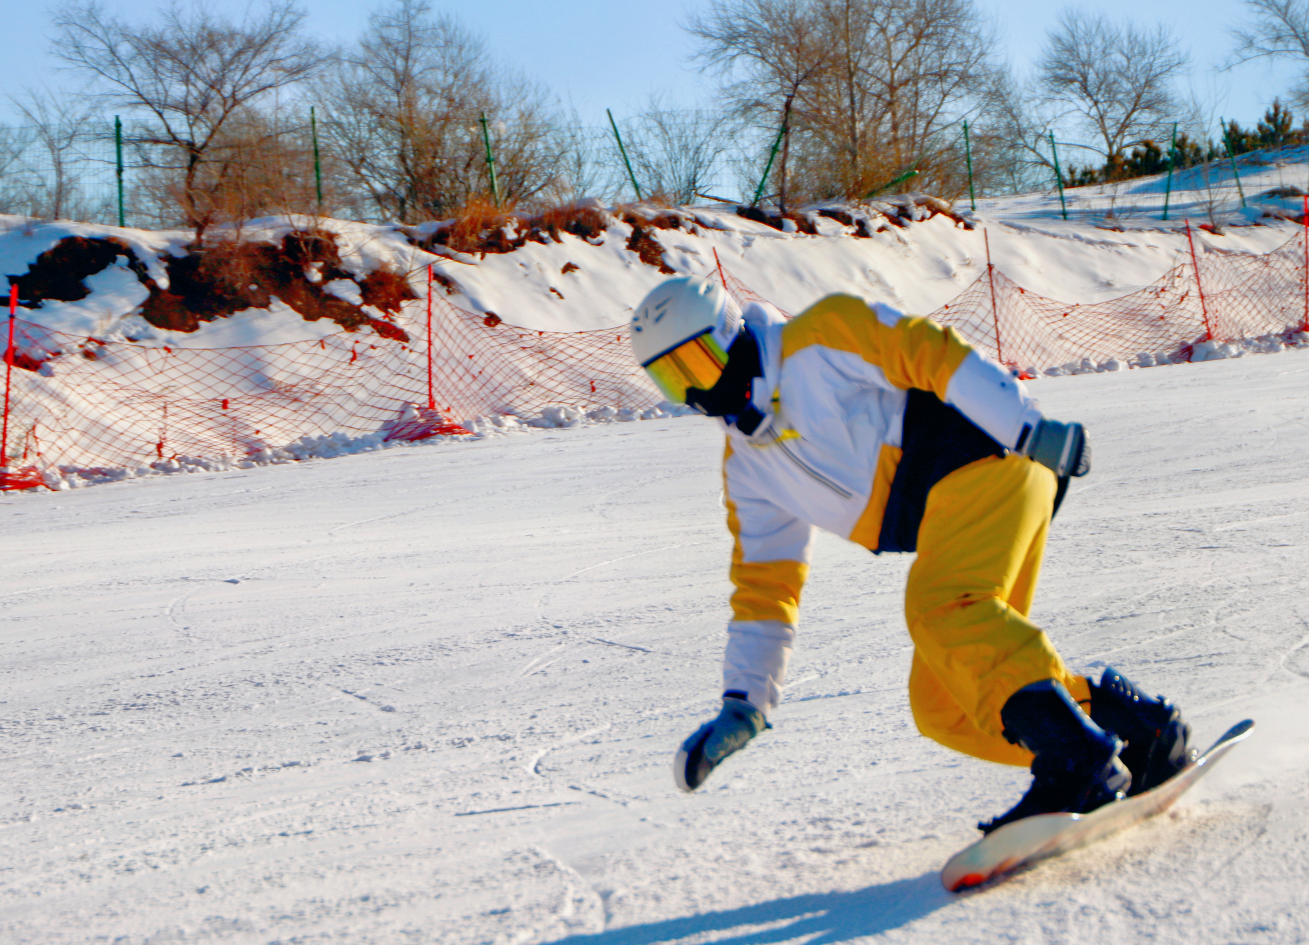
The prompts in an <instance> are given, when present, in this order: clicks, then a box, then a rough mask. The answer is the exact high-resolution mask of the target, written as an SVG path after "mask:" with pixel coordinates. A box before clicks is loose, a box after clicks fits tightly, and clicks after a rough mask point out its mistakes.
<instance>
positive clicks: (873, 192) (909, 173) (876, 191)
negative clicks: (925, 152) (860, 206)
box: [864, 167, 918, 200]
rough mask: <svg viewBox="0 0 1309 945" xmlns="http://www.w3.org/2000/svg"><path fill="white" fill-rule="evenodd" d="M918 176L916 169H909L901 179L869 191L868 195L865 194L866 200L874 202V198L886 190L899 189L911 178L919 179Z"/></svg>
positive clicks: (898, 178)
mask: <svg viewBox="0 0 1309 945" xmlns="http://www.w3.org/2000/svg"><path fill="white" fill-rule="evenodd" d="M917 176H918V169H917V168H915V167H911V168H909V170H907V171H905V172H904V173H903V174H901V175H900V176H899V177H897V178H896V179H895V180H892V181H887V182H886V183H885V184H882V185H880V186H877V187H874V188H873V189H872V190H870V191H868V193H866V194H864V199H865V200H872V199H873V198H874V197H876V196H877V195H878V194H880V193H881V192H882V191H884V190H890V189H891V188H892V187H899V186H900V185H901V184H903V183H904V182H905V181H907V180H908V179H909V178H911V177H917Z"/></svg>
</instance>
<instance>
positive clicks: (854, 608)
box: [0, 350, 1309, 945]
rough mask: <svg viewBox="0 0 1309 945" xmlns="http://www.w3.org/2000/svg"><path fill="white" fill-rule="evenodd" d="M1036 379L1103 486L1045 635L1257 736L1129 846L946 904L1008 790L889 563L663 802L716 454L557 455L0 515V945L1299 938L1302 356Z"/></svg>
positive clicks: (719, 634) (705, 683)
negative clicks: (701, 775) (765, 700)
mask: <svg viewBox="0 0 1309 945" xmlns="http://www.w3.org/2000/svg"><path fill="white" fill-rule="evenodd" d="M1039 394H1040V396H1041V398H1042V400H1043V403H1044V406H1045V408H1046V409H1047V410H1048V411H1049V412H1050V413H1051V414H1053V415H1055V416H1058V417H1063V418H1069V419H1073V418H1076V419H1079V420H1083V421H1085V422H1086V423H1087V424H1088V426H1089V428H1090V429H1091V431H1092V432H1093V435H1094V437H1095V445H1096V469H1095V471H1094V472H1093V473H1092V475H1091V476H1090V477H1088V478H1087V479H1085V480H1079V481H1078V482H1077V483H1076V485H1074V487H1073V491H1072V494H1071V495H1070V497H1069V499H1068V501H1067V503H1066V505H1065V506H1064V509H1063V510H1062V511H1061V512H1060V515H1059V518H1058V519H1057V521H1056V522H1055V525H1054V528H1053V531H1052V533H1051V540H1050V545H1049V552H1048V562H1047V566H1046V570H1045V573H1044V575H1043V580H1042V587H1041V590H1040V592H1039V593H1038V595H1037V602H1036V610H1035V615H1036V618H1037V619H1038V620H1039V621H1040V622H1041V623H1042V624H1043V625H1044V626H1046V627H1047V628H1049V630H1050V632H1051V633H1052V635H1053V637H1054V639H1055V641H1056V643H1057V644H1058V646H1059V647H1060V649H1061V651H1062V652H1063V654H1064V656H1065V657H1066V658H1067V659H1068V660H1069V662H1070V663H1071V664H1072V665H1074V666H1075V667H1077V668H1079V669H1081V670H1084V671H1090V672H1098V670H1099V669H1100V668H1101V667H1103V666H1105V665H1106V664H1109V665H1113V666H1115V667H1117V668H1119V669H1121V670H1122V671H1124V672H1125V673H1127V674H1128V675H1129V676H1130V677H1132V678H1134V679H1137V680H1139V681H1140V682H1141V683H1142V684H1143V685H1144V686H1145V687H1147V688H1148V689H1149V690H1151V691H1162V692H1166V693H1168V694H1169V695H1170V696H1172V697H1174V698H1175V699H1176V700H1177V701H1178V702H1179V703H1180V704H1181V706H1182V707H1183V709H1184V711H1185V712H1186V714H1187V716H1188V717H1189V718H1190V719H1191V721H1192V722H1193V723H1194V725H1195V730H1196V736H1197V739H1198V740H1199V741H1200V742H1204V743H1207V741H1208V740H1211V739H1213V738H1214V737H1216V736H1217V735H1218V734H1219V733H1220V732H1222V731H1223V730H1224V729H1225V728H1226V727H1227V726H1228V725H1229V724H1230V723H1232V722H1233V721H1235V720H1237V719H1240V718H1243V717H1247V716H1249V717H1252V718H1254V719H1256V720H1257V721H1258V725H1259V727H1258V730H1257V732H1256V734H1255V736H1254V737H1253V738H1252V739H1251V741H1250V742H1249V743H1248V744H1246V745H1243V746H1242V747H1241V748H1239V749H1238V751H1237V753H1236V754H1234V755H1233V756H1232V757H1231V759H1230V760H1229V761H1227V762H1225V763H1223V765H1222V766H1221V767H1220V768H1218V769H1217V770H1216V771H1215V772H1214V773H1213V774H1212V775H1210V776H1209V777H1208V778H1207V779H1206V780H1205V781H1204V782H1202V784H1201V785H1200V786H1199V787H1198V788H1197V789H1196V790H1195V791H1194V792H1192V794H1190V795H1189V796H1188V797H1187V798H1185V799H1184V801H1183V802H1182V803H1181V804H1180V806H1179V808H1178V809H1177V810H1176V811H1175V812H1174V813H1173V814H1171V815H1169V816H1167V817H1165V818H1163V819H1161V820H1159V821H1158V822H1154V823H1150V824H1148V825H1146V826H1144V827H1142V828H1140V829H1138V830H1136V831H1134V832H1132V833H1129V834H1125V835H1122V836H1120V837H1118V838H1115V839H1112V840H1110V841H1107V842H1105V843H1103V844H1101V845H1099V846H1097V847H1095V848H1092V849H1088V850H1085V851H1081V852H1078V853H1076V854H1072V855H1070V856H1068V857H1066V858H1064V859H1061V860H1059V861H1055V862H1051V863H1048V864H1046V865H1044V866H1042V867H1041V868H1039V869H1037V870H1035V871H1032V872H1030V873H1027V874H1024V875H1022V876H1019V877H1016V878H1015V879H1013V880H1012V881H1010V882H1008V883H1005V884H1003V885H1001V886H998V887H995V888H993V889H989V890H984V891H982V892H979V893H976V894H971V895H966V896H959V897H955V896H951V895H949V894H947V893H945V892H944V891H943V890H942V889H941V888H940V885H939V883H938V881H937V877H936V871H937V870H938V869H939V867H940V866H941V864H942V863H943V862H944V861H945V859H946V858H947V857H948V855H949V854H950V853H952V852H953V851H954V850H955V849H957V848H959V847H960V846H962V845H963V844H965V843H967V842H968V841H969V840H970V839H971V838H972V837H974V836H975V830H974V829H973V827H972V824H973V823H974V822H975V821H977V820H978V819H979V818H982V817H987V816H990V815H993V814H995V813H996V812H998V811H1000V810H1002V809H1004V808H1005V807H1006V806H1007V805H1008V804H1009V803H1011V802H1012V801H1013V800H1014V799H1016V797H1017V796H1018V795H1019V793H1020V792H1021V790H1022V789H1023V786H1024V783H1025V780H1026V774H1025V773H1024V772H1022V771H1020V770H1018V769H1013V768H1005V767H1000V766H996V765H989V764H986V763H983V762H980V761H975V760H972V759H968V758H965V757H962V756H959V755H955V754H952V753H950V752H949V751H947V750H945V749H943V748H941V747H939V746H937V745H935V744H934V743H931V742H929V741H927V740H926V739H923V738H922V737H920V736H918V735H917V734H916V733H915V732H914V729H913V723H912V721H911V719H910V715H909V710H908V706H907V703H906V696H905V681H906V676H907V673H908V669H909V655H910V651H909V641H908V639H907V636H906V632H905V629H904V625H903V618H902V616H901V613H900V607H901V601H902V593H903V581H904V576H905V571H906V568H907V566H908V563H909V561H908V558H907V557H905V556H895V555H888V556H882V557H880V558H874V557H873V556H871V555H869V554H868V553H867V552H865V551H862V550H860V549H858V548H855V547H853V546H850V545H847V544H843V543H841V542H839V541H837V540H834V539H831V538H829V537H823V538H821V539H820V541H819V545H818V549H817V555H816V561H815V566H814V570H813V577H812V580H811V583H810V585H809V588H808V589H807V592H806V597H805V602H804V605H803V608H802V612H801V632H800V639H799V641H798V646H797V651H796V657H795V660H794V663H793V672H792V679H793V682H792V685H791V687H790V691H789V694H788V695H787V697H786V700H785V702H784V704H783V705H782V707H781V708H780V710H779V711H778V713H777V715H776V718H775V724H776V728H775V729H774V730H773V731H771V732H768V733H766V734H765V736H763V737H761V738H760V739H758V740H757V742H755V743H754V744H752V746H751V747H750V748H749V750H748V751H746V752H744V753H743V754H742V755H741V756H740V757H738V758H735V759H733V760H732V762H731V763H730V765H729V766H728V767H726V768H725V769H724V770H722V771H721V772H719V773H718V774H717V775H715V778H714V780H713V781H712V782H711V784H710V786H709V787H708V789H707V790H705V791H704V792H703V793H702V794H700V795H697V796H692V797H687V796H685V795H682V794H680V793H678V792H677V791H676V790H675V789H674V787H673V783H672V778H671V775H670V771H669V764H670V761H671V758H672V753H673V751H674V749H675V748H676V746H677V744H678V742H679V741H680V740H681V739H682V738H683V737H685V735H686V734H688V733H689V732H690V731H691V730H692V729H693V728H694V727H695V726H697V725H698V724H699V723H700V722H701V721H703V720H704V719H705V718H706V717H707V716H708V715H710V714H711V713H712V712H713V711H714V705H715V701H716V696H717V693H718V682H719V676H718V673H719V670H718V664H719V659H720V657H721V649H722V643H723V637H724V633H723V627H724V623H725V620H726V617H727V604H726V601H727V595H728V591H729V585H728V582H727V579H726V573H727V561H728V555H729V552H730V543H729V540H728V537H727V533H726V529H725V528H724V525H723V512H722V510H721V508H720V507H719V504H718V495H719V490H720V480H719V472H718V461H719V456H720V453H721V436H720V435H719V434H718V433H717V432H716V431H715V429H714V428H713V426H712V424H710V423H709V422H707V421H703V420H700V419H696V418H687V419H670V420H656V421H653V422H648V423H641V424H629V425H609V426H595V427H587V428H577V429H563V430H555V431H549V432H542V433H540V434H538V435H535V436H530V437H512V438H500V439H493V440H487V441H483V442H480V443H467V444H458V443H445V444H442V445H439V446H412V447H402V448H398V449H394V450H391V451H388V452H386V453H381V454H373V455H368V456H352V457H346V458H341V459H335V460H331V461H327V462H309V463H301V464H295V465H288V466H278V467H270V468H257V469H249V470H243V471H239V472H233V473H223V474H199V475H194V476H185V477H174V478H168V479H154V480H148V481H139V482H131V483H121V484H116V485H107V486H104V487H101V488H97V489H87V490H79V491H77V492H72V493H60V494H54V493H48V492H45V493H37V494H31V495H21V496H20V495H12V494H10V495H5V496H3V497H2V498H0V535H3V536H4V539H3V540H4V546H5V548H6V549H7V554H6V564H5V567H4V569H3V571H0V602H3V603H2V605H0V653H3V659H2V660H0V752H2V753H3V757H4V758H5V763H4V777H3V779H0V940H3V941H5V942H7V943H31V945H38V943H39V945H52V943H82V942H100V941H103V942H120V943H124V945H143V943H147V942H181V941H201V942H233V943H237V942H239V943H268V942H328V941H337V942H351V943H370V942H371V943H379V945H381V943H385V945H391V943H396V942H412V943H423V942H431V943H440V945H459V943H482V942H495V943H520V945H529V943H540V942H555V943H558V942H568V943H570V945H655V943H663V942H669V943H672V942H677V943H708V942H733V943H742V945H744V943H755V945H762V943H789V942H796V943H824V945H827V943H854V942H883V941H884V942H933V943H937V942H942V943H945V942H978V943H988V945H989V943H993V942H997V941H1006V942H1032V943H1036V942H1085V941H1089V942H1136V941H1150V942H1156V943H1162V945H1174V943H1175V945H1182V943H1185V945H1197V943H1198V945H1206V943H1214V945H1219V943H1234V942H1240V943H1297V942H1304V941H1305V938H1306V929H1309V865H1307V861H1306V859H1305V856H1304V850H1305V846H1306V843H1309V814H1307V813H1306V809H1307V807H1309V805H1306V792H1307V791H1309V712H1307V711H1306V705H1309V633H1307V631H1306V627H1307V626H1309V624H1307V623H1306V614H1305V606H1304V601H1305V599H1306V597H1307V596H1309V578H1307V577H1306V575H1309V471H1307V470H1306V464H1305V461H1304V458H1305V456H1306V455H1309V424H1306V422H1305V418H1306V417H1307V416H1309V353H1307V352H1304V351H1299V350H1292V351H1289V352H1288V353H1286V354H1283V355H1279V356H1277V357H1266V358H1244V359H1240V360H1229V361H1223V362H1218V363H1205V364H1190V365H1188V364H1182V365H1172V366H1168V367H1161V368H1157V369H1153V370H1148V371H1130V372H1117V373H1104V374H1097V375H1092V376H1081V377H1064V378H1054V379H1045V380H1042V381H1041V382H1040V386H1039Z"/></svg>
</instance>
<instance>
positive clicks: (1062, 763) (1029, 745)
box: [977, 679, 1132, 833]
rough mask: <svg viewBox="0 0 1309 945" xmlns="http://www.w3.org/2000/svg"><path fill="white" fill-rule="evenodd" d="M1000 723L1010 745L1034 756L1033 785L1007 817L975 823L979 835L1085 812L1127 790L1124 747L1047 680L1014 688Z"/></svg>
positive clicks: (1060, 685) (1059, 685) (1058, 685)
mask: <svg viewBox="0 0 1309 945" xmlns="http://www.w3.org/2000/svg"><path fill="white" fill-rule="evenodd" d="M1000 721H1001V722H1003V723H1004V737H1005V738H1006V739H1007V740H1008V741H1009V742H1011V743H1013V744H1015V745H1022V746H1023V747H1024V748H1026V749H1027V750H1028V751H1030V752H1031V753H1032V754H1034V755H1036V758H1035V760H1033V761H1032V786H1031V787H1030V788H1028V791H1027V793H1026V794H1025V795H1023V799H1022V800H1021V801H1019V802H1018V804H1017V805H1016V806H1015V807H1014V808H1013V809H1012V810H1010V811H1009V812H1008V813H1005V814H1001V815H1000V816H999V817H997V818H995V819H994V820H991V821H987V822H986V823H980V824H978V825H977V826H978V828H979V829H980V830H981V831H982V832H983V833H990V832H991V831H992V830H994V829H995V828H996V827H1001V826H1003V825H1005V824H1007V823H1010V822H1012V821H1015V820H1020V819H1021V818H1023V817H1030V816H1032V815H1033V814H1055V813H1061V812H1065V811H1066V812H1069V813H1075V814H1085V813H1087V812H1089V811H1093V810H1095V809H1096V808H1097V807H1101V806H1103V805H1105V804H1108V803H1110V802H1111V801H1117V800H1121V799H1122V798H1123V796H1124V795H1125V794H1126V793H1127V791H1128V789H1130V788H1131V786H1132V776H1131V774H1130V773H1129V772H1128V770H1127V768H1125V767H1123V763H1122V762H1121V761H1119V760H1118V753H1119V752H1120V751H1121V750H1122V748H1123V743H1122V742H1121V741H1119V740H1118V739H1117V738H1115V737H1114V736H1113V735H1110V734H1109V733H1108V732H1106V731H1104V729H1102V728H1100V726H1099V725H1097V724H1095V722H1093V721H1092V720H1091V719H1090V718H1088V717H1087V715H1086V713H1085V712H1083V711H1082V710H1081V709H1079V708H1078V707H1077V703H1076V702H1074V701H1073V697H1072V696H1070V695H1069V694H1068V690H1067V689H1065V688H1064V685H1063V683H1059V682H1055V681H1054V680H1053V679H1047V680H1044V681H1042V682H1038V683H1032V684H1031V685H1030V686H1024V687H1023V688H1022V689H1019V690H1018V691H1017V692H1015V693H1014V694H1013V695H1012V696H1010V697H1009V701H1007V702H1006V703H1005V704H1004V708H1002V709H1001V710H1000Z"/></svg>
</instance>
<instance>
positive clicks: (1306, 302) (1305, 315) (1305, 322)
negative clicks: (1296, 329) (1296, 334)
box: [1300, 194, 1309, 331]
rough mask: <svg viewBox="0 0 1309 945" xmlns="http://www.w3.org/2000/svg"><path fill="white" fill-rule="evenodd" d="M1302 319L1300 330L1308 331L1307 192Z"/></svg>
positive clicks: (1308, 200)
mask: <svg viewBox="0 0 1309 945" xmlns="http://www.w3.org/2000/svg"><path fill="white" fill-rule="evenodd" d="M1301 222H1302V223H1304V233H1303V234H1301V235H1302V237H1303V239H1304V321H1302V322H1301V323H1300V330H1301V331H1309V194H1305V197H1304V216H1303V217H1302V218H1301Z"/></svg>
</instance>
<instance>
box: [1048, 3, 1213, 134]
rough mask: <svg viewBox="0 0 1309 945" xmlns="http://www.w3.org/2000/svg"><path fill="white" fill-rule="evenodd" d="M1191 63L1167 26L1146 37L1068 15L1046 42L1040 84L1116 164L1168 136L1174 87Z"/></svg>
mask: <svg viewBox="0 0 1309 945" xmlns="http://www.w3.org/2000/svg"><path fill="white" fill-rule="evenodd" d="M1187 60H1188V57H1187V55H1186V54H1185V53H1184V52H1182V51H1180V50H1179V49H1178V48H1177V41H1176V39H1174V37H1173V36H1172V34H1171V33H1169V31H1168V30H1167V29H1165V28H1164V27H1163V26H1157V27H1155V28H1154V29H1153V30H1149V31H1146V30H1142V29H1138V28H1137V27H1135V26H1133V25H1132V24H1130V23H1129V24H1123V25H1118V24H1114V23H1112V22H1110V21H1109V20H1107V19H1105V18H1104V17H1102V16H1095V15H1091V14H1087V13H1082V12H1079V11H1076V10H1068V11H1065V12H1064V14H1063V16H1062V17H1060V21H1059V26H1058V28H1056V29H1054V30H1052V31H1051V32H1050V33H1049V35H1048V37H1047V41H1046V47H1045V54H1044V56H1043V58H1042V60H1041V64H1040V73H1041V84H1042V86H1043V87H1044V88H1045V90H1046V92H1047V94H1048V95H1049V96H1050V98H1051V100H1052V101H1055V102H1059V103H1062V104H1063V105H1065V106H1067V107H1068V108H1069V109H1071V111H1072V113H1073V114H1075V115H1076V116H1077V117H1078V118H1079V119H1080V121H1081V122H1082V124H1084V125H1085V127H1086V129H1087V130H1088V131H1089V132H1090V133H1091V134H1092V135H1093V136H1094V137H1095V138H1097V139H1099V141H1100V142H1101V143H1102V144H1103V148H1104V155H1105V157H1106V158H1112V157H1113V156H1114V155H1117V154H1119V153H1120V152H1121V151H1122V150H1123V148H1124V147H1126V146H1128V145H1131V144H1135V143H1137V142H1139V141H1140V140H1142V139H1145V138H1150V137H1152V136H1158V135H1160V134H1162V133H1163V131H1164V128H1165V123H1166V121H1167V120H1168V119H1169V118H1170V117H1171V116H1172V114H1173V111H1174V110H1175V108H1176V102H1175V100H1174V97H1173V91H1172V82H1173V80H1174V79H1175V78H1176V77H1177V76H1178V75H1179V74H1180V73H1181V72H1182V70H1183V69H1184V68H1185V67H1186V64H1187Z"/></svg>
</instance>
